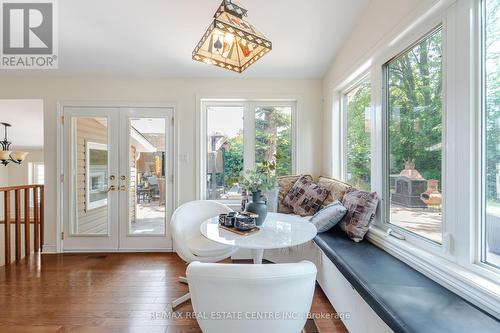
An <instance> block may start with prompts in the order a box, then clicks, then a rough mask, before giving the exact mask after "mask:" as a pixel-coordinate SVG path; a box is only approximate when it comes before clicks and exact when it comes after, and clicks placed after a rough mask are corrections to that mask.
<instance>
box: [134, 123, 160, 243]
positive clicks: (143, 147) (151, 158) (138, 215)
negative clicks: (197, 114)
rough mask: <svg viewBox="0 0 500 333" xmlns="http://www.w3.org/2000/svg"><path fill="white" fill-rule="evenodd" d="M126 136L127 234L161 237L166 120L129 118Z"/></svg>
mask: <svg viewBox="0 0 500 333" xmlns="http://www.w3.org/2000/svg"><path fill="white" fill-rule="evenodd" d="M129 133H130V150H129V151H130V155H129V156H130V160H129V162H130V188H129V189H128V190H129V191H130V192H129V194H130V196H129V197H130V206H129V222H130V223H129V232H130V233H131V234H140V235H144V234H153V235H163V234H165V221H166V220H165V216H166V215H165V214H166V212H165V204H166V200H167V199H168V198H166V182H167V177H166V175H165V165H166V157H167V151H166V147H167V145H166V144H167V142H166V120H165V119H164V118H133V119H130V122H129Z"/></svg>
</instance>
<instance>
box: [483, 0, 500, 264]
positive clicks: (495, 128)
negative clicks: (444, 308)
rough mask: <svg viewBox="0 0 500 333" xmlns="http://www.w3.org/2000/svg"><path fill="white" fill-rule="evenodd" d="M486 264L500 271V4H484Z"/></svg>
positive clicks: (492, 0) (498, 0)
mask: <svg viewBox="0 0 500 333" xmlns="http://www.w3.org/2000/svg"><path fill="white" fill-rule="evenodd" d="M483 18H484V19H483V50H482V51H483V52H482V54H483V207H482V212H483V219H482V220H483V228H482V230H483V232H482V235H483V237H482V242H481V243H482V256H481V257H482V258H481V259H482V261H483V262H485V263H487V264H490V265H493V266H496V267H500V0H485V1H483Z"/></svg>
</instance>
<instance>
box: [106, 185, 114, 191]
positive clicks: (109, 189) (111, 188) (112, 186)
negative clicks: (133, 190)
mask: <svg viewBox="0 0 500 333" xmlns="http://www.w3.org/2000/svg"><path fill="white" fill-rule="evenodd" d="M115 190H116V186H115V185H111V186H110V187H109V188H108V191H107V192H109V191H115Z"/></svg>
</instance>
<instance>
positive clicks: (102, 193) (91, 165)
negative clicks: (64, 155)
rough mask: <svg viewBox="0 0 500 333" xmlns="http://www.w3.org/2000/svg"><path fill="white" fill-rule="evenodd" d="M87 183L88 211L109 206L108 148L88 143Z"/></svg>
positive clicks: (86, 158)
mask: <svg viewBox="0 0 500 333" xmlns="http://www.w3.org/2000/svg"><path fill="white" fill-rule="evenodd" d="M86 146H87V150H86V155H85V160H86V170H88V172H87V182H86V186H85V194H86V203H87V207H86V209H87V211H88V210H91V209H95V208H99V207H103V206H106V205H107V201H108V146H107V145H106V144H102V143H95V142H86Z"/></svg>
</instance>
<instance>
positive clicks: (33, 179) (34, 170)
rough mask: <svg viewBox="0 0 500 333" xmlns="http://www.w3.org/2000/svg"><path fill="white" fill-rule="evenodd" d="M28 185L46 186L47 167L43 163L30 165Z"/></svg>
mask: <svg viewBox="0 0 500 333" xmlns="http://www.w3.org/2000/svg"><path fill="white" fill-rule="evenodd" d="M28 170H29V175H28V183H29V184H37V185H43V184H45V167H44V164H43V162H32V163H28Z"/></svg>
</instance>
